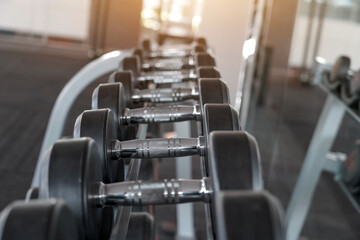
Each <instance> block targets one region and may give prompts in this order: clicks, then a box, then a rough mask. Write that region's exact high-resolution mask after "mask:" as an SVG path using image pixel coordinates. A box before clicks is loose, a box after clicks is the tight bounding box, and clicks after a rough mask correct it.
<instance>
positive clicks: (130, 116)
mask: <svg viewBox="0 0 360 240" xmlns="http://www.w3.org/2000/svg"><path fill="white" fill-rule="evenodd" d="M189 120H197V121H199V120H201V109H200V105H198V104H196V105H194V106H180V105H174V106H160V107H145V108H137V109H128V108H127V109H125V111H124V113H123V116H122V117H121V118H120V123H121V124H134V123H137V124H138V123H164V122H180V121H189Z"/></svg>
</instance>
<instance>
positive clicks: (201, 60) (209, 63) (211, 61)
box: [195, 53, 216, 67]
mask: <svg viewBox="0 0 360 240" xmlns="http://www.w3.org/2000/svg"><path fill="white" fill-rule="evenodd" d="M195 62H196V67H215V66H216V62H215V58H214V57H213V56H212V55H211V54H209V53H197V54H196V56H195Z"/></svg>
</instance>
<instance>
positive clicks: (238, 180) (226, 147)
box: [208, 131, 263, 192]
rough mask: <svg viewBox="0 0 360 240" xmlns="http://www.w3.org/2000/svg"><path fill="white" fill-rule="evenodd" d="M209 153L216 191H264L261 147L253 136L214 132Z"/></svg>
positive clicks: (237, 132)
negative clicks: (259, 148) (259, 151)
mask: <svg viewBox="0 0 360 240" xmlns="http://www.w3.org/2000/svg"><path fill="white" fill-rule="evenodd" d="M208 151H209V153H208V156H209V158H208V159H209V160H208V161H209V167H210V173H209V175H210V178H211V180H212V182H213V188H214V191H215V192H218V191H223V190H261V189H262V188H263V183H262V175H261V166H260V159H259V156H258V154H259V153H258V147H257V143H256V141H255V139H254V138H253V137H252V136H251V135H249V134H248V133H246V132H240V131H236V132H233V131H215V132H212V133H211V134H210V136H209V146H208Z"/></svg>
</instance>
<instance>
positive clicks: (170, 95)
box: [132, 88, 199, 103]
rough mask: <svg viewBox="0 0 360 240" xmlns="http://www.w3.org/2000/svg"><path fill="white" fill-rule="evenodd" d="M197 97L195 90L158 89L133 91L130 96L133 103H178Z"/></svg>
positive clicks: (197, 92)
mask: <svg viewBox="0 0 360 240" xmlns="http://www.w3.org/2000/svg"><path fill="white" fill-rule="evenodd" d="M198 97H199V91H198V89H196V88H159V89H145V90H135V92H134V94H133V95H132V100H133V102H135V103H137V102H155V103H159V102H180V101H185V100H189V99H196V98H198Z"/></svg>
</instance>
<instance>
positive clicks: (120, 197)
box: [99, 178, 212, 205]
mask: <svg viewBox="0 0 360 240" xmlns="http://www.w3.org/2000/svg"><path fill="white" fill-rule="evenodd" d="M211 194H212V189H211V185H210V181H209V180H208V179H207V178H203V179H199V180H193V179H191V180H185V179H171V180H166V179H165V180H163V181H158V182H143V181H129V182H120V183H113V184H102V185H100V191H99V196H100V201H101V203H100V204H101V205H155V204H177V203H187V202H196V201H204V202H209V201H210V197H211Z"/></svg>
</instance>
